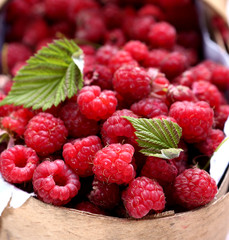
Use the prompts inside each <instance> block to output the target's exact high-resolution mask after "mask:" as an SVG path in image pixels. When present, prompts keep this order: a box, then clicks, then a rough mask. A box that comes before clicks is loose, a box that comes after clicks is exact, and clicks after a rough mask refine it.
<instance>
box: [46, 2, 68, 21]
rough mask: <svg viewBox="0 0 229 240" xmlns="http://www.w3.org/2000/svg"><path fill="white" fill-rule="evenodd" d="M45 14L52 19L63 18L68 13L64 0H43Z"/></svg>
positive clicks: (66, 3)
mask: <svg viewBox="0 0 229 240" xmlns="http://www.w3.org/2000/svg"><path fill="white" fill-rule="evenodd" d="M44 6H45V14H46V16H47V17H48V18H49V19H52V20H64V19H66V17H67V14H68V2H66V0H44Z"/></svg>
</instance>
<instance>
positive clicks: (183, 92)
mask: <svg viewBox="0 0 229 240" xmlns="http://www.w3.org/2000/svg"><path fill="white" fill-rule="evenodd" d="M166 97H167V100H168V101H169V102H170V103H171V104H172V103H174V102H177V101H190V102H196V101H197V98H196V97H195V95H194V93H193V92H192V90H191V89H190V88H189V87H186V86H183V85H173V84H170V85H169V87H168V91H167V95H166Z"/></svg>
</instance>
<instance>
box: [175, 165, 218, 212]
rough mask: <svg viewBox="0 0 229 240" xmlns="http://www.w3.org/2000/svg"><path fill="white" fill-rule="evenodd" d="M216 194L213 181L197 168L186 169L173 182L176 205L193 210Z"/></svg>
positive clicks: (215, 186)
mask: <svg viewBox="0 0 229 240" xmlns="http://www.w3.org/2000/svg"><path fill="white" fill-rule="evenodd" d="M216 193H217V185H216V182H215V180H214V179H213V178H212V177H211V176H210V175H209V174H208V173H207V172H206V171H205V170H201V169H198V168H190V169H186V170H185V171H184V172H183V173H181V174H180V175H178V176H177V177H176V179H175V182H174V195H175V198H176V199H177V201H178V203H179V204H180V205H181V206H183V207H185V208H187V209H194V208H197V207H200V206H203V205H206V204H207V203H209V202H210V201H212V200H213V199H214V197H215V195H216Z"/></svg>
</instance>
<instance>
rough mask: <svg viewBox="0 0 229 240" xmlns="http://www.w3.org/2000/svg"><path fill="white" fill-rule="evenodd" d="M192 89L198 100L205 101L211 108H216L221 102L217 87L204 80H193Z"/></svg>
mask: <svg viewBox="0 0 229 240" xmlns="http://www.w3.org/2000/svg"><path fill="white" fill-rule="evenodd" d="M192 91H193V93H194V94H195V96H196V97H197V99H198V100H200V101H206V102H207V103H209V105H210V106H211V107H212V108H218V107H219V105H220V102H221V92H220V91H219V90H218V88H217V87H216V86H215V85H213V84H211V83H210V82H206V81H198V82H194V83H193V85H192Z"/></svg>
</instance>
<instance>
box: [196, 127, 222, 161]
mask: <svg viewBox="0 0 229 240" xmlns="http://www.w3.org/2000/svg"><path fill="white" fill-rule="evenodd" d="M224 137H225V135H224V132H223V131H222V130H220V129H211V131H210V133H209V134H208V137H207V138H206V140H204V141H202V142H199V143H198V144H196V145H195V147H196V148H197V149H198V150H199V151H200V152H201V153H203V154H204V155H207V156H209V157H211V156H212V154H213V153H214V151H215V150H216V148H217V147H218V146H219V145H220V143H221V142H222V141H223V139H224Z"/></svg>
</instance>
